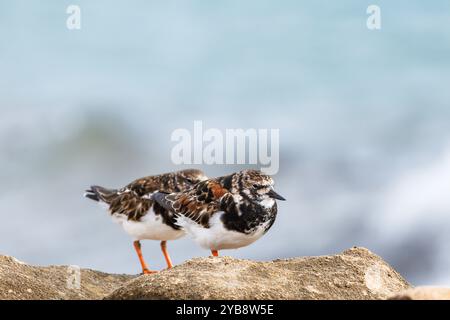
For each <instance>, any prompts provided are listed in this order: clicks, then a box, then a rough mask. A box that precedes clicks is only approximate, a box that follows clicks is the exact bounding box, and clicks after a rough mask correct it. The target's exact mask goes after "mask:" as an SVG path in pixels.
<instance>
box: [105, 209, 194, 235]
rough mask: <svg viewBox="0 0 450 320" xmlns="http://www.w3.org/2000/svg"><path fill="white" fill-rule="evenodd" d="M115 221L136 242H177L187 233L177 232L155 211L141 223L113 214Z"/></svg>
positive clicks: (143, 218)
mask: <svg viewBox="0 0 450 320" xmlns="http://www.w3.org/2000/svg"><path fill="white" fill-rule="evenodd" d="M112 217H113V221H114V222H116V223H118V224H120V225H122V228H123V229H124V230H125V232H126V233H128V234H129V235H130V236H132V237H133V238H134V239H135V240H160V241H167V240H175V239H178V238H181V237H182V236H184V235H185V234H186V233H185V232H184V231H183V230H175V229H173V228H172V227H170V226H168V225H166V224H165V223H164V222H163V218H162V217H161V215H155V213H154V212H153V209H150V211H149V212H148V213H147V214H146V215H145V216H143V217H142V218H141V220H140V221H133V220H128V219H127V217H126V216H124V215H120V214H113V216H112Z"/></svg>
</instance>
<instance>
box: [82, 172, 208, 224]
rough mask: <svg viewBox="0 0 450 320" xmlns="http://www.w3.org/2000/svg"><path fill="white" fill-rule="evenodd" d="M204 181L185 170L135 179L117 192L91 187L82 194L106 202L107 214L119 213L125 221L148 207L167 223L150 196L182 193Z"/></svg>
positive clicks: (203, 176)
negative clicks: (160, 193) (155, 193)
mask: <svg viewBox="0 0 450 320" xmlns="http://www.w3.org/2000/svg"><path fill="white" fill-rule="evenodd" d="M204 179H206V176H205V175H204V174H203V172H202V171H200V170H195V169H188V170H182V171H177V172H170V173H164V174H160V175H154V176H148V177H144V178H140V179H136V180H134V181H133V182H131V183H129V184H128V185H126V186H125V187H123V188H121V189H118V190H117V189H106V188H103V187H99V186H92V187H91V189H89V190H87V191H86V196H87V197H88V198H90V199H93V200H96V201H102V202H104V203H106V204H107V205H108V206H109V211H110V213H111V214H122V215H125V216H127V219H129V220H134V221H139V220H140V219H141V218H142V217H143V216H144V215H145V214H146V213H147V212H148V211H149V210H150V208H152V206H154V209H155V212H158V213H159V214H162V215H163V218H165V219H167V220H170V219H169V218H170V217H168V216H167V214H168V213H167V212H166V211H165V210H164V209H163V208H161V207H160V206H158V204H155V203H154V201H153V200H151V199H150V195H151V194H152V193H153V192H156V191H161V192H168V193H170V192H179V191H182V190H186V189H189V188H191V187H192V186H193V185H195V184H196V183H198V182H200V181H202V180H204ZM164 214H165V215H164ZM169 215H170V214H169Z"/></svg>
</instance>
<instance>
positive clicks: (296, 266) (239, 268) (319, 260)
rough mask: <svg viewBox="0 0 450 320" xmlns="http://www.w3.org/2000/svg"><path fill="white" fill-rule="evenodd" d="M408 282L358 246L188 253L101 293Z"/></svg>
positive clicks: (312, 291) (351, 295) (293, 292)
mask: <svg viewBox="0 0 450 320" xmlns="http://www.w3.org/2000/svg"><path fill="white" fill-rule="evenodd" d="M408 288H410V285H409V284H408V283H407V282H406V281H405V280H404V279H403V278H402V277H401V276H400V275H399V274H398V273H397V272H396V271H395V270H393V269H392V268H391V267H390V266H389V265H388V264H387V263H386V262H384V261H383V260H382V259H381V258H380V257H378V256H377V255H374V254H373V253H371V252H370V251H369V250H367V249H364V248H352V249H349V250H346V251H344V252H343V253H341V254H338V255H332V256H320V257H305V258H293V259H283V260H275V261H270V262H255V261H249V260H239V259H234V258H231V257H208V258H194V259H192V260H189V261H187V262H185V263H183V264H181V265H178V266H176V267H174V268H172V269H170V270H165V271H162V272H159V273H156V274H152V275H144V276H140V277H138V278H135V279H133V280H131V281H130V282H128V283H127V284H125V285H123V286H122V287H120V288H118V289H116V290H115V291H114V292H112V293H111V294H109V295H107V296H106V299H386V298H387V297H390V296H392V295H393V294H395V293H397V292H399V291H402V290H405V289H408Z"/></svg>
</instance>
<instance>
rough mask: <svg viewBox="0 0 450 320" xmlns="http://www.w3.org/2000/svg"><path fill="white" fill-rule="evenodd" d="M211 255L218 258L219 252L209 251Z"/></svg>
mask: <svg viewBox="0 0 450 320" xmlns="http://www.w3.org/2000/svg"><path fill="white" fill-rule="evenodd" d="M211 254H212V255H213V257H218V256H219V251H217V250H211Z"/></svg>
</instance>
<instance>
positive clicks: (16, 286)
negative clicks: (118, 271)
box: [0, 256, 133, 300]
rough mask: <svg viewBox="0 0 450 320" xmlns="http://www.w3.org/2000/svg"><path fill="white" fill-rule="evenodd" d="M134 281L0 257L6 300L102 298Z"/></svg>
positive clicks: (0, 290) (0, 288) (0, 293)
mask: <svg viewBox="0 0 450 320" xmlns="http://www.w3.org/2000/svg"><path fill="white" fill-rule="evenodd" d="M78 270H79V275H80V277H78ZM132 278H133V277H132V276H128V275H113V274H107V273H103V272H99V271H93V270H89V269H77V268H74V267H68V266H49V267H37V266H31V265H27V264H25V263H23V262H21V261H19V260H17V259H15V258H13V257H8V256H0V299H3V300H5V299H7V300H25V299H27V300H28V299H34V300H37V299H46V300H50V299H51V300H55V299H57V300H61V299H64V300H66V299H102V298H103V297H104V296H105V295H107V294H109V293H111V291H113V290H114V289H116V288H118V287H119V286H121V285H123V284H124V283H126V282H127V281H129V280H130V279H132ZM78 279H79V280H80V281H78Z"/></svg>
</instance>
